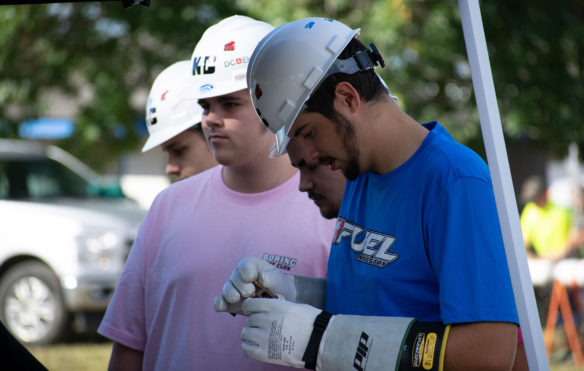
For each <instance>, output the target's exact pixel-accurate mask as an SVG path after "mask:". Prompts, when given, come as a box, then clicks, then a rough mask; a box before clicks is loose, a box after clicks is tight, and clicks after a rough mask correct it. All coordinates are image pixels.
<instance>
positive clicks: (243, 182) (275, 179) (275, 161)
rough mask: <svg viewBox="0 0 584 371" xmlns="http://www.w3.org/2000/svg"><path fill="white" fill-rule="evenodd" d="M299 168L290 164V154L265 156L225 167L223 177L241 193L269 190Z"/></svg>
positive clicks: (227, 183) (232, 187) (228, 184)
mask: <svg viewBox="0 0 584 371" xmlns="http://www.w3.org/2000/svg"><path fill="white" fill-rule="evenodd" d="M296 172H297V169H296V168H294V167H292V165H290V160H289V159H288V155H282V156H280V157H278V158H268V157H267V155H266V158H263V159H261V160H258V161H252V162H250V163H249V164H246V165H239V166H225V167H223V173H222V179H223V182H224V183H225V185H226V186H227V187H228V188H230V189H232V190H234V191H236V192H241V193H260V192H265V191H269V190H270V189H273V188H276V187H277V186H279V185H281V184H283V183H285V182H286V181H287V180H288V179H290V178H291V177H292V176H293V175H294V174H296Z"/></svg>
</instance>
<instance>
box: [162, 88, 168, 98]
mask: <svg viewBox="0 0 584 371" xmlns="http://www.w3.org/2000/svg"><path fill="white" fill-rule="evenodd" d="M166 94H168V90H166V91H165V92H164V93H162V95H161V96H160V100H165V99H166Z"/></svg>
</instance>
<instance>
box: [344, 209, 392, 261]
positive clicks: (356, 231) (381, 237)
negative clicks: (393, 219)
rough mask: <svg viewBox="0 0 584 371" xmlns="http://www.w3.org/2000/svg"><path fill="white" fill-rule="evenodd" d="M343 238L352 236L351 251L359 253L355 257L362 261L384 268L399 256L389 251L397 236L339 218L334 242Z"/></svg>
mask: <svg viewBox="0 0 584 371" xmlns="http://www.w3.org/2000/svg"><path fill="white" fill-rule="evenodd" d="M343 238H350V246H351V251H353V252H355V253H359V255H357V257H356V258H355V259H356V260H357V261H360V262H362V263H365V264H369V265H374V266H376V267H379V268H383V267H385V266H386V265H387V264H389V263H391V262H393V261H394V260H396V259H397V258H398V257H399V255H398V254H394V253H390V252H389V249H390V248H391V245H393V243H394V242H395V237H393V236H390V235H387V234H383V233H379V232H375V231H372V230H366V229H365V228H363V227H361V226H359V225H357V224H354V223H351V222H349V221H347V220H345V219H343V218H338V219H337V225H336V227H335V239H334V241H333V244H335V245H338V244H339V243H340V242H341V240H342V239H343Z"/></svg>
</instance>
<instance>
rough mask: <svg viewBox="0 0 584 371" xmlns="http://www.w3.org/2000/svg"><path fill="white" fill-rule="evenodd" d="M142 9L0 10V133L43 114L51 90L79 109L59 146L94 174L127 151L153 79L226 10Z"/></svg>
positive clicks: (108, 5)
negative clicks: (69, 136)
mask: <svg viewBox="0 0 584 371" xmlns="http://www.w3.org/2000/svg"><path fill="white" fill-rule="evenodd" d="M152 3H153V4H152V5H151V7H141V6H135V7H131V8H127V9H126V8H124V7H123V6H122V4H121V2H97V1H94V2H82V3H55V4H48V5H16V6H0V45H2V48H1V49H0V135H2V136H4V137H15V136H17V125H18V123H19V122H22V121H23V120H26V119H29V118H35V117H41V116H43V115H45V114H46V113H47V112H48V111H49V110H50V108H52V107H51V106H52V104H53V103H54V102H52V101H51V99H50V97H52V96H54V95H47V92H53V93H55V92H56V93H59V95H61V96H62V95H65V96H66V97H69V98H71V101H72V104H79V109H78V110H76V114H75V117H73V119H74V121H75V130H74V133H73V136H72V137H71V138H69V139H66V140H62V141H59V142H58V144H59V145H62V146H63V147H65V148H67V149H68V150H70V151H71V152H73V153H74V154H76V155H78V156H80V157H81V158H82V159H84V160H86V161H87V162H88V163H89V164H90V165H92V166H93V167H95V168H97V169H101V168H103V166H104V165H105V164H107V163H108V162H111V161H112V160H113V159H115V158H117V157H118V156H119V155H120V154H121V153H123V152H124V151H125V150H128V149H132V150H135V149H136V148H137V147H138V145H139V141H140V137H139V130H138V128H139V126H138V124H137V121H138V120H140V119H142V118H143V117H144V104H145V99H144V97H145V95H146V94H147V93H148V91H149V90H150V86H151V84H152V82H153V80H154V78H155V77H156V75H157V74H158V73H160V72H161V71H162V70H163V69H164V68H165V67H167V66H168V65H170V64H171V63H174V62H176V61H178V60H181V59H189V58H190V56H191V54H192V52H193V49H194V46H195V44H196V42H197V41H198V39H199V38H200V36H201V34H202V32H203V31H204V30H205V29H206V28H207V27H208V26H210V25H212V24H214V23H216V22H217V21H218V20H219V19H221V18H223V17H225V16H227V15H231V14H232V12H233V9H234V8H233V5H232V4H231V2H230V1H223V0H217V1H214V2H213V4H212V5H206V4H204V3H203V2H193V1H189V0H154V1H153V2H152ZM140 93H141V94H140ZM47 97H49V98H47ZM135 100H137V101H138V102H134V101H135Z"/></svg>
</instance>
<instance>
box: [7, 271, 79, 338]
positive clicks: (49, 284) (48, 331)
mask: <svg viewBox="0 0 584 371" xmlns="http://www.w3.org/2000/svg"><path fill="white" fill-rule="evenodd" d="M68 318H69V315H68V313H67V310H66V309H65V304H64V301H63V294H62V292H61V286H60V284H59V279H58V278H57V276H55V274H54V273H53V271H52V270H51V269H50V268H49V267H47V266H46V265H45V264H43V263H41V262H38V261H27V262H23V263H19V264H16V265H14V266H13V267H11V268H10V269H8V270H7V271H6V273H5V274H4V276H3V277H2V278H1V280H0V320H2V322H3V323H4V325H5V326H6V327H7V328H8V330H10V332H11V333H12V334H13V335H14V336H15V337H16V338H17V339H18V340H20V341H21V342H22V343H24V344H27V345H42V344H50V343H54V342H56V341H58V340H60V339H61V338H62V337H63V336H64V335H65V333H66V331H67V326H68Z"/></svg>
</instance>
